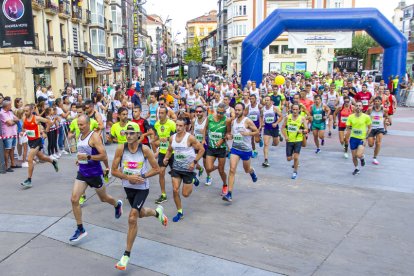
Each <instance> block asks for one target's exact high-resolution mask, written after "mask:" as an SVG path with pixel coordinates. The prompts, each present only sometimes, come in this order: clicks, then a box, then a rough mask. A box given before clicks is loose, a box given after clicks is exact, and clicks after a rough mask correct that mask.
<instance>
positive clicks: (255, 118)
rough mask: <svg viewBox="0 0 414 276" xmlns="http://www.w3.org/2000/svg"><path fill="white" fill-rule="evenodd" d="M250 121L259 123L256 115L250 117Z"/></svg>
mask: <svg viewBox="0 0 414 276" xmlns="http://www.w3.org/2000/svg"><path fill="white" fill-rule="evenodd" d="M249 119H250V120H252V121H257V115H256V114H252V115H249Z"/></svg>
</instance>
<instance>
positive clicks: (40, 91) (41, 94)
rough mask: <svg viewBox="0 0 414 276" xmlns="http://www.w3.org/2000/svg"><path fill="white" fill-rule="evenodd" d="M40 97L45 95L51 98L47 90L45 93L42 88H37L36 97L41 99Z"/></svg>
mask: <svg viewBox="0 0 414 276" xmlns="http://www.w3.org/2000/svg"><path fill="white" fill-rule="evenodd" d="M40 97H43V98H45V99H48V98H49V97H48V95H47V92H46V93H43V91H42V90H37V91H36V98H37V99H39V98H40Z"/></svg>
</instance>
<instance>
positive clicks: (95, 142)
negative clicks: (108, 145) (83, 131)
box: [90, 132, 108, 162]
mask: <svg viewBox="0 0 414 276" xmlns="http://www.w3.org/2000/svg"><path fill="white" fill-rule="evenodd" d="M90 143H91V147H94V148H96V150H97V151H98V154H96V155H91V160H94V161H104V162H105V161H108V155H107V154H106V150H105V147H104V145H103V144H102V139H101V138H100V136H99V134H97V133H96V132H94V133H93V134H92V137H91V140H90Z"/></svg>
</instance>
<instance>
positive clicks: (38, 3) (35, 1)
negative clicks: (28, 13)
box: [32, 0, 45, 11]
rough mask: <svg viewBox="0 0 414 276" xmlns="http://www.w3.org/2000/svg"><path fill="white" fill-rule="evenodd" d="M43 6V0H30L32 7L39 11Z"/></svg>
mask: <svg viewBox="0 0 414 276" xmlns="http://www.w3.org/2000/svg"><path fill="white" fill-rule="evenodd" d="M44 7H45V0H32V8H33V9H34V10H37V11H40V10H41V9H43V8H44Z"/></svg>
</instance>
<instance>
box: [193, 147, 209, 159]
mask: <svg viewBox="0 0 414 276" xmlns="http://www.w3.org/2000/svg"><path fill="white" fill-rule="evenodd" d="M203 147H204V154H203V158H206V157H207V146H206V145H203ZM195 153H196V154H197V153H198V150H196V151H195Z"/></svg>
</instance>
